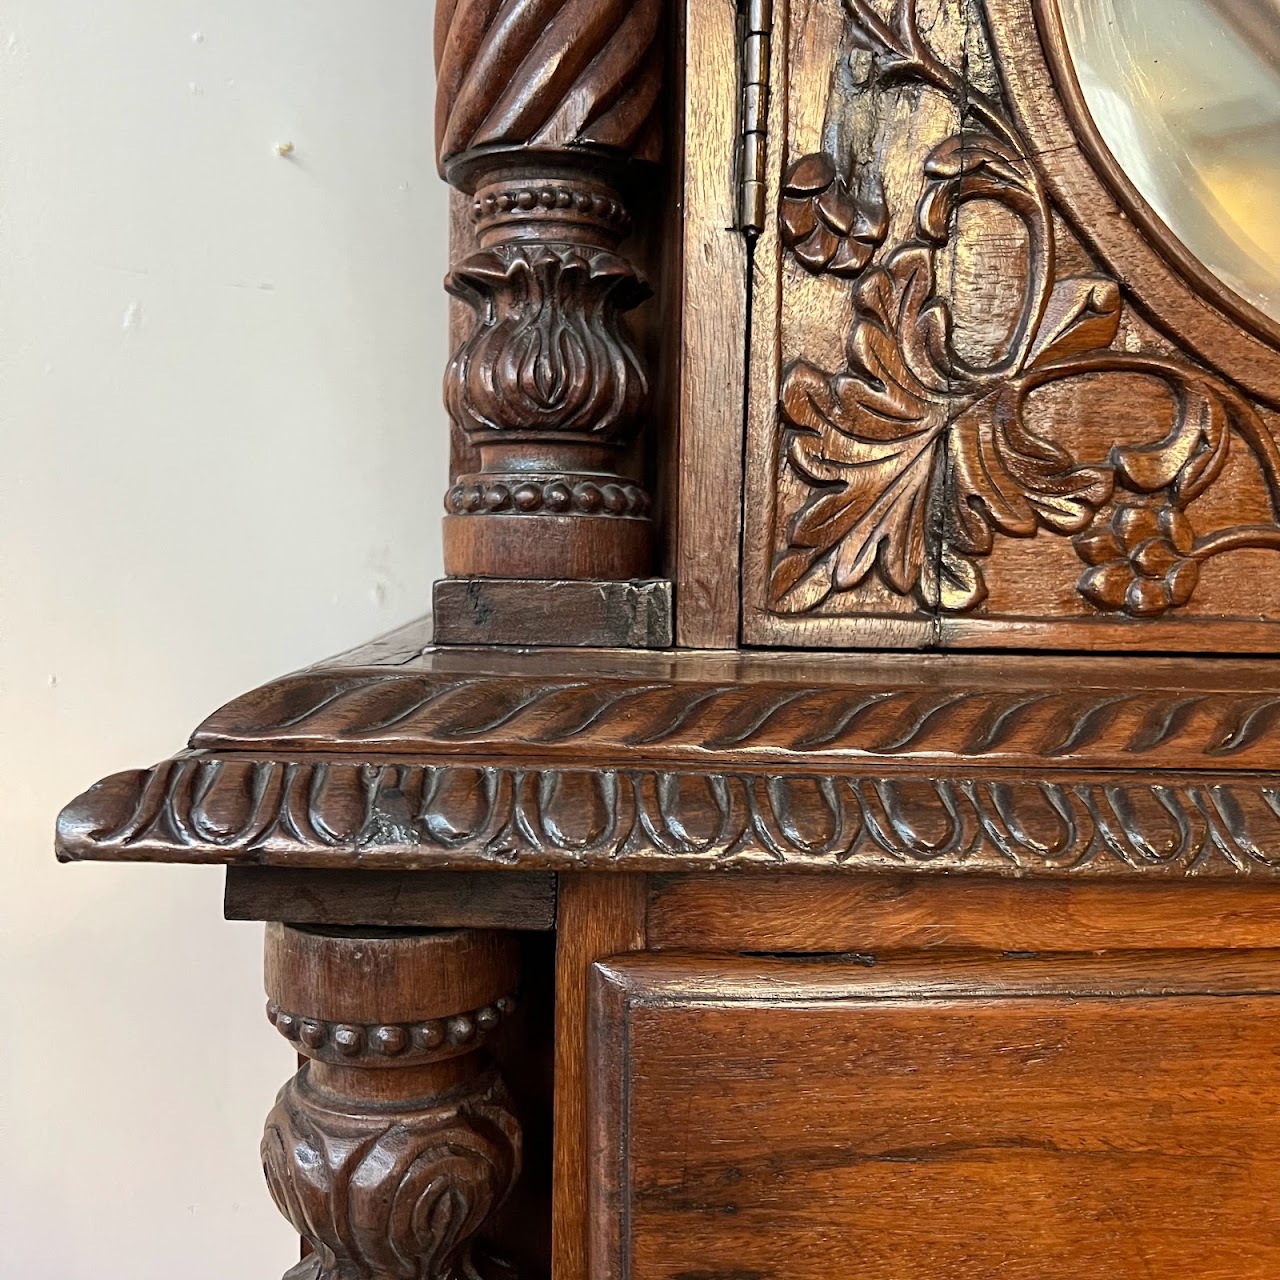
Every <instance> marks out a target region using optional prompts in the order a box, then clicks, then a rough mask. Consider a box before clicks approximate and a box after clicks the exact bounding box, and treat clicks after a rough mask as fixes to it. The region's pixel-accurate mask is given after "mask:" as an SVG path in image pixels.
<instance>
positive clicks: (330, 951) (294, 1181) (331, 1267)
mask: <svg viewBox="0 0 1280 1280" xmlns="http://www.w3.org/2000/svg"><path fill="white" fill-rule="evenodd" d="M266 986H267V993H268V997H269V1003H268V1006H267V1014H268V1018H269V1019H270V1021H271V1022H272V1024H273V1025H274V1026H275V1027H276V1029H277V1030H278V1031H280V1032H281V1034H283V1035H284V1036H285V1037H286V1038H287V1039H289V1040H290V1041H291V1042H292V1043H294V1044H296V1046H297V1048H298V1051H299V1052H300V1053H302V1054H304V1055H305V1056H306V1057H307V1058H308V1062H307V1063H306V1065H304V1066H303V1068H302V1070H301V1071H299V1072H298V1074H297V1075H296V1076H295V1077H294V1078H293V1079H292V1080H291V1081H289V1083H288V1084H286V1085H285V1087H284V1088H283V1089H282V1090H281V1091H280V1095H279V1097H278V1098H277V1099H276V1105H275V1107H274V1108H273V1110H272V1112H271V1114H270V1116H269V1117H268V1118H267V1125H266V1131H265V1133H264V1135H263V1139H262V1165H263V1170H264V1172H265V1174H266V1178H267V1185H268V1187H269V1189H270V1191H271V1195H272V1197H273V1199H274V1200H275V1202H276V1205H277V1206H278V1207H279V1209H280V1211H281V1212H282V1213H283V1214H284V1215H285V1217H286V1218H288V1219H289V1221H290V1222H291V1223H292V1224H293V1226H294V1227H295V1228H296V1230H297V1231H298V1232H299V1234H300V1235H302V1236H303V1237H304V1238H305V1239H306V1240H307V1241H308V1242H309V1244H310V1245H311V1248H312V1250H313V1251H314V1252H313V1253H312V1254H311V1256H309V1257H308V1258H307V1259H306V1260H305V1261H303V1262H302V1263H299V1264H298V1266H296V1267H294V1268H293V1269H292V1270H291V1271H290V1272H289V1280H392V1278H393V1277H394V1278H395V1280H477V1277H480V1276H482V1275H483V1267H482V1264H479V1263H478V1260H477V1259H476V1258H475V1257H473V1253H472V1241H473V1239H474V1237H475V1235H476V1233H477V1232H478V1231H479V1230H480V1228H481V1227H482V1226H483V1225H484V1223H485V1222H486V1221H487V1220H488V1219H489V1218H490V1217H491V1216H492V1214H493V1213H494V1212H495V1211H496V1210H497V1208H498V1207H499V1206H500V1205H501V1203H502V1202H503V1200H504V1199H505V1198H506V1196H507V1194H508V1193H509V1192H510V1190H511V1188H512V1186H513V1185H514V1183H515V1180H516V1177H517V1175H518V1173H519V1170H520V1145H521V1144H520V1127H519V1125H518V1123H517V1121H516V1118H515V1115H514V1114H513V1112H512V1109H511V1101H510V1098H509V1096H508V1094H507V1091H506V1088H505V1086H504V1085H503V1083H502V1080H501V1078H500V1077H499V1076H498V1073H497V1072H496V1071H495V1070H494V1069H493V1068H492V1067H491V1065H490V1064H489V1062H488V1059H487V1057H486V1055H485V1053H484V1045H485V1042H486V1040H487V1039H488V1038H489V1036H490V1035H491V1034H492V1033H493V1032H494V1031H496V1030H497V1028H498V1027H499V1026H500V1025H501V1023H502V1020H503V1018H504V1017H505V1016H506V1014H507V1013H509V1012H510V1010H511V1008H512V997H511V991H512V990H513V988H514V986H515V958H514V943H513V941H512V940H511V939H510V938H509V937H508V936H507V935H502V934H496V933H482V932H474V931H464V930H457V931H451V932H446V933H434V934H430V933H413V932H399V931H391V930H384V931H367V932H360V933H355V932H350V931H341V932H326V931H311V930H304V929H295V928H290V927H288V926H285V925H281V924H271V925H268V926H267V943H266Z"/></svg>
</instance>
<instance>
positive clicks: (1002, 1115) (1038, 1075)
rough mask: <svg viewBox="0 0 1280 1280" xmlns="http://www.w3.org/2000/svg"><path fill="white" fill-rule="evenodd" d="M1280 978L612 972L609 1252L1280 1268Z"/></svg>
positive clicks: (1018, 967)
mask: <svg viewBox="0 0 1280 1280" xmlns="http://www.w3.org/2000/svg"><path fill="white" fill-rule="evenodd" d="M1278 972H1280V970H1278V969H1277V957H1276V955H1275V953H1262V954H1257V955H1246V956H1234V957H1213V956H1206V955H1204V954H1195V953H1192V954H1169V955H1165V956H1159V957H1153V956H1147V957H1140V958H1133V957H1125V958H1112V957H1107V956H1102V957H1096V958H1095V957H1072V958H1069V959H1067V958H1064V959H1061V960H1057V959H1042V960H998V959H990V958H987V959H983V958H972V959H962V958H957V959H952V960H951V961H950V962H949V963H947V964H946V965H940V964H937V963H936V962H935V961H930V960H919V961H912V960H904V961H903V962H902V963H901V964H897V965H895V964H893V963H889V964H871V963H870V962H866V963H863V964H849V963H847V962H846V963H840V962H839V961H838V960H827V961H823V962H815V963H810V964H804V963H797V962H782V961H769V960H764V959H757V958H749V959H740V960H726V961H715V960H713V959H702V958H689V959H687V960H678V959H672V960H670V961H662V960H660V959H654V958H650V957H644V958H637V959H634V960H627V959H625V958H624V959H621V960H618V961H615V962H610V963H608V964H606V965H603V966H600V967H599V968H598V969H597V971H596V974H595V978H594V1003H593V1027H592V1031H593V1041H592V1043H593V1046H594V1069H595V1074H594V1076H593V1081H594V1083H595V1091H594V1093H593V1115H592V1120H593V1125H594V1126H595V1130H594V1131H595V1133H596V1142H597V1148H598V1151H599V1153H600V1154H599V1162H598V1165H597V1179H596V1180H595V1181H594V1182H593V1190H594V1199H593V1206H594V1208H593V1222H594V1225H595V1232H594V1235H593V1253H592V1267H593V1271H592V1274H594V1275H598V1276H608V1277H610V1278H611V1280H659V1278H662V1277H671V1278H673V1280H674V1277H677V1276H691V1275H698V1276H748V1275H749V1276H768V1277H776V1278H777V1280H808V1278H810V1277H812V1278H813V1280H818V1277H823V1278H824V1280H825V1277H828V1276H830V1275H832V1274H844V1273H846V1272H848V1273H851V1274H855V1273H856V1274H857V1275H858V1276H860V1277H868V1278H869V1280H916V1278H919V1280H934V1277H937V1276H940V1275H942V1276H963V1277H965V1278H966V1280H987V1278H988V1277H990V1278H993V1280H994V1278H995V1277H1000V1278H1001V1280H1045V1278H1046V1277H1054V1278H1059V1280H1066V1278H1067V1277H1079V1276H1088V1277H1090V1278H1091V1280H1092V1277H1099V1278H1102V1277H1106V1278H1107V1280H1120V1278H1127V1277H1133V1278H1134V1280H1139V1278H1142V1280H1184V1278H1185V1277H1189V1276H1195V1277H1197V1280H1264V1278H1269V1277H1271V1276H1274V1275H1275V1274H1276V1271H1277V1268H1280V1220H1278V1219H1277V1217H1276V1215H1275V1214H1274V1213H1273V1212H1272V1206H1271V1191H1272V1188H1273V1186H1274V1183H1275V1179H1276V1176H1277V1173H1280V1138H1278V1137H1277V1130H1276V1127H1275V1125H1274V1123H1273V1122H1272V1117H1273V1114H1274V1111H1275V1107H1276V1105H1277V1102H1278V1101H1280V1099H1278V1098H1277V1086H1276V1082H1275V1080H1274V1078H1273V1073H1269V1072H1266V1071H1263V1072H1261V1073H1260V1072H1259V1064H1261V1063H1266V1062H1271V1061H1274V1059H1275V1058H1276V1055H1277V1052H1278V1051H1280V1017H1278V1013H1280V1005H1277V996H1276V991H1277V985H1278V984H1277V973H1278Z"/></svg>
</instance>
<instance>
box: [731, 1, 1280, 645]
mask: <svg viewBox="0 0 1280 1280" xmlns="http://www.w3.org/2000/svg"><path fill="white" fill-rule="evenodd" d="M980 10H985V13H983V12H981V11H980ZM775 14H776V19H775V22H776V31H775V42H774V60H773V80H774V86H773V98H774V112H773V115H772V117H771V151H770V161H769V182H770V194H769V201H768V203H769V205H770V207H771V209H772V211H773V213H774V215H775V218H774V220H771V222H770V225H769V226H767V227H766V229H765V234H764V235H763V236H762V237H761V239H760V241H759V243H758V244H757V246H756V256H755V266H756V283H755V290H754V294H753V299H754V305H753V309H752V335H753V336H752V353H753V359H752V371H751V387H750V393H749V398H748V445H747V463H746V484H747V503H746V527H745V544H744V551H745V554H744V633H743V634H744V638H745V639H746V641H747V642H748V643H753V644H763V645H786V646H796V645H806V646H813V647H846V646H854V647H943V648H964V647H992V646H1001V645H1005V646H1009V647H1016V648H1036V647H1043V648H1060V649H1074V650H1097V649H1115V650H1121V651H1124V650H1146V651H1160V650H1165V651H1184V652H1186V651H1190V652H1194V651H1197V650H1214V651H1218V652H1225V651H1231V650H1257V651H1264V652H1266V651H1270V650H1271V649H1273V648H1274V647H1275V637H1276V631H1277V626H1278V625H1280V624H1278V622H1277V619H1280V593H1277V591H1275V590H1273V589H1272V586H1271V583H1272V580H1273V578H1274V575H1273V574H1272V573H1271V571H1270V569H1269V567H1268V566H1270V565H1271V564H1272V562H1273V559H1274V556H1275V553H1276V552H1277V550H1280V448H1278V446H1277V432H1278V430H1280V419H1277V416H1276V414H1275V408H1276V406H1277V403H1278V401H1277V395H1276V391H1275V386H1274V385H1273V384H1274V382H1275V378H1274V373H1275V370H1276V369H1277V368H1280V365H1278V364H1277V362H1278V361H1280V347H1278V346H1277V343H1276V328H1275V325H1274V323H1273V322H1270V321H1267V320H1266V319H1265V317H1262V316H1260V315H1258V314H1257V313H1255V312H1252V310H1251V309H1250V308H1248V307H1247V306H1246V305H1245V304H1243V303H1241V302H1240V300H1239V299H1235V298H1233V297H1232V295H1230V292H1229V290H1227V289H1225V288H1224V287H1223V286H1222V285H1220V284H1219V283H1217V282H1216V281H1215V280H1214V279H1213V277H1212V275H1211V273H1210V272H1209V271H1208V270H1206V269H1205V268H1204V267H1203V266H1202V265H1200V264H1197V263H1195V262H1194V260H1192V259H1191V258H1190V256H1189V255H1188V254H1187V253H1186V251H1185V249H1183V248H1182V246H1180V245H1179V244H1178V243H1177V241H1176V240H1174V238H1173V237H1172V236H1171V235H1170V234H1169V232H1168V230H1167V228H1164V227H1163V226H1162V224H1160V223H1159V220H1158V219H1155V218H1154V215H1152V214H1151V211H1150V210H1149V209H1146V208H1145V206H1144V205H1142V202H1141V201H1140V199H1138V198H1137V197H1136V193H1135V191H1134V189H1133V187H1132V184H1131V183H1129V182H1128V181H1127V180H1126V179H1125V178H1124V176H1123V175H1122V174H1121V173H1120V172H1119V170H1118V168H1117V166H1116V165H1115V163H1114V161H1113V160H1111V159H1110V157H1109V156H1107V155H1106V152H1105V148H1104V147H1102V146H1101V143H1100V142H1099V140H1098V137H1097V132H1096V130H1095V129H1094V128H1093V126H1092V123H1091V122H1090V121H1089V120H1088V115H1087V112H1086V111H1085V110H1084V107H1083V103H1082V99H1081V95H1080V92H1079V89H1078V86H1077V85H1076V84H1075V80H1074V75H1073V73H1072V72H1071V70H1070V66H1069V60H1068V59H1067V55H1066V52H1065V46H1064V41H1063V39H1062V34H1061V29H1060V26H1059V24H1058V21H1057V11H1056V5H1055V0H1038V2H1036V3H1032V2H1031V0H990V2H989V3H986V4H984V5H982V6H979V5H976V4H968V3H965V2H964V0H945V2H944V3H941V4H939V5H936V6H933V7H932V8H931V9H930V10H929V11H928V12H927V13H926V12H925V11H924V10H923V9H921V8H919V7H918V6H917V5H916V4H914V3H912V2H909V0H892V2H891V3H878V2H877V0H845V3H843V4H835V3H831V4H826V3H820V4H816V5H798V4H782V3H779V4H778V5H775ZM779 100H784V101H785V106H779V105H778V104H779ZM868 157H870V159H868Z"/></svg>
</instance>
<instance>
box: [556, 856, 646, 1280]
mask: <svg viewBox="0 0 1280 1280" xmlns="http://www.w3.org/2000/svg"><path fill="white" fill-rule="evenodd" d="M645 901H646V890H645V878H644V877H643V876H629V875H600V874H598V873H597V874H592V873H585V872H584V873H579V874H576V875H566V876H565V877H564V878H563V880H562V882H561V890H560V916H559V922H558V927H557V934H556V1063H555V1117H556V1121H555V1125H556V1133H555V1150H554V1153H553V1171H552V1208H553V1213H552V1228H551V1277H552V1280H586V1276H587V1234H588V1225H589V1224H588V1217H587V1203H588V1183H589V1181H590V1178H591V1176H592V1175H591V1164H590V1148H589V1146H588V1131H587V1078H588V1070H589V1061H588V1057H587V998H588V981H589V978H590V974H591V967H592V965H594V964H595V963H596V961H598V960H601V959H603V958H604V957H605V956H611V955H616V954H618V953H621V952H626V951H639V950H641V949H642V948H643V947H644V945H645Z"/></svg>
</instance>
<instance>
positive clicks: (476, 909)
mask: <svg viewBox="0 0 1280 1280" xmlns="http://www.w3.org/2000/svg"><path fill="white" fill-rule="evenodd" d="M222 913H223V915H224V916H225V917H226V918H227V919H228V920H283V921H284V922H285V923H286V924H302V925H368V924H372V925H390V926H394V927H403V926H407V925H414V926H417V927H419V928H431V929H522V930H549V929H554V928H555V923H556V879H555V876H554V875H551V874H549V873H547V872H537V871H533V872H530V873H529V874H527V875H494V874H493V873H487V872H483V871H453V872H448V873H441V874H438V875H432V874H431V873H430V872H420V871H419V872H411V871H388V872H382V873H379V872H374V873H373V874H369V873H367V872H362V871H311V870H307V869H305V868H298V867H228V868H227V880H226V890H225V892H224V894H223V902H222Z"/></svg>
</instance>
